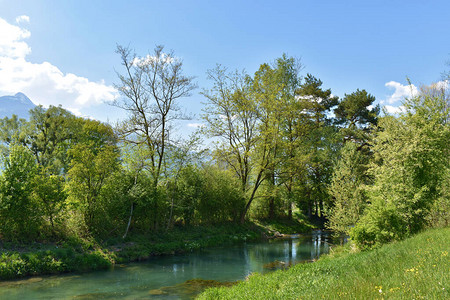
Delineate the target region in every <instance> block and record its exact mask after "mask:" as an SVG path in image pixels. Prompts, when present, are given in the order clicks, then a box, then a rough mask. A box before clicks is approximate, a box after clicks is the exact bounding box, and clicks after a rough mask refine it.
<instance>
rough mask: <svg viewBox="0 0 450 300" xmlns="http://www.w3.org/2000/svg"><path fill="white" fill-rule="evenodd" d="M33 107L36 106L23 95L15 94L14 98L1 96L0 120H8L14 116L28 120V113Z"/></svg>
mask: <svg viewBox="0 0 450 300" xmlns="http://www.w3.org/2000/svg"><path fill="white" fill-rule="evenodd" d="M34 107H36V105H34V103H33V102H31V100H30V98H28V97H27V96H26V95H25V94H24V93H17V94H15V95H14V96H2V97H0V118H4V117H9V118H10V117H11V116H12V115H13V114H15V115H17V116H18V117H19V118H25V119H28V117H29V115H28V111H29V110H30V109H33V108H34Z"/></svg>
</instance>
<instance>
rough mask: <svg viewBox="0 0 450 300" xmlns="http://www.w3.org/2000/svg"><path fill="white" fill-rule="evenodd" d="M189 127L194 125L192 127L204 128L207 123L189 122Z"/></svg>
mask: <svg viewBox="0 0 450 300" xmlns="http://www.w3.org/2000/svg"><path fill="white" fill-rule="evenodd" d="M187 126H188V127H192V128H202V127H205V124H203V123H189V124H187Z"/></svg>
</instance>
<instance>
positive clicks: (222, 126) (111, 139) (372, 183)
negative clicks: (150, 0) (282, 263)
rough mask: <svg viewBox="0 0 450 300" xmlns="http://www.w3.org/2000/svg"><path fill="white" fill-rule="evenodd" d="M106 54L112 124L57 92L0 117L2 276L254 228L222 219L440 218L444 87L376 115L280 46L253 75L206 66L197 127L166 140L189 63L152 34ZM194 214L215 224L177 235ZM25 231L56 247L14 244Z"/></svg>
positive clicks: (353, 230)
mask: <svg viewBox="0 0 450 300" xmlns="http://www.w3.org/2000/svg"><path fill="white" fill-rule="evenodd" d="M117 53H118V54H119V56H120V58H121V62H122V65H123V68H124V70H123V73H122V74H119V84H118V85H117V89H118V90H119V91H120V93H121V98H119V99H118V100H117V101H116V102H115V105H116V106H118V107H121V108H123V109H125V110H126V112H127V113H128V118H127V119H126V120H124V121H123V122H121V123H119V124H116V125H115V126H114V127H113V126H111V125H109V124H105V123H102V122H99V121H96V120H90V119H85V118H81V117H76V116H75V115H73V114H72V113H70V112H69V111H67V110H66V109H64V108H62V107H53V106H50V107H49V108H47V109H46V108H43V107H42V106H38V107H36V108H34V109H32V110H31V111H30V118H29V120H25V119H19V118H17V116H12V117H11V118H4V119H2V120H0V150H1V162H2V168H1V175H0V224H1V227H0V248H1V251H2V256H1V261H0V266H1V269H0V273H1V274H2V278H13V277H18V276H24V275H33V274H39V273H53V272H57V271H58V272H59V271H72V270H79V269H84V268H90V269H95V268H97V267H107V266H109V265H110V264H112V263H114V262H120V261H129V260H136V259H143V258H145V257H148V256H149V255H153V254H158V253H172V252H176V251H187V250H191V249H196V248H199V247H203V246H207V245H212V244H214V245H217V244H221V243H226V242H232V241H233V239H235V240H245V239H247V238H254V230H247V229H245V226H244V227H239V226H238V227H239V228H240V229H237V231H236V233H233V232H232V231H233V230H234V229H233V230H231V229H230V230H231V231H229V229H226V228H234V227H233V226H237V225H236V224H241V225H244V224H246V222H248V221H251V222H255V223H256V224H270V229H271V230H272V232H277V231H282V232H289V231H290V229H291V228H292V227H291V225H289V224H296V226H297V229H296V230H295V231H297V232H298V231H304V230H307V229H308V228H311V227H312V225H310V224H316V225H317V226H324V225H325V226H327V227H328V228H330V229H332V230H334V231H337V232H340V233H344V234H349V235H350V237H351V239H352V240H353V241H354V242H355V243H356V247H358V248H360V249H369V248H373V247H379V246H381V245H382V244H385V243H388V242H392V241H397V240H402V239H404V238H407V237H409V236H411V235H413V234H416V233H418V232H420V231H421V230H423V229H425V228H428V227H445V226H448V222H449V220H450V215H449V211H450V202H449V199H450V190H449V186H450V181H449V180H450V175H449V174H450V161H449V157H450V153H449V152H450V147H449V146H448V141H449V140H450V126H449V120H450V115H449V109H450V105H449V95H448V91H447V90H446V86H444V85H431V86H429V87H423V89H422V90H421V91H420V92H419V93H418V94H416V95H414V96H412V97H411V98H409V99H405V100H404V103H403V110H402V112H400V113H399V114H398V115H389V114H387V113H384V115H380V108H379V107H378V106H374V103H375V97H374V96H372V95H371V94H370V93H368V92H367V91H366V90H363V89H362V90H360V89H358V90H356V91H354V92H352V93H350V94H346V95H345V96H344V97H343V98H342V99H339V98H338V97H336V96H333V94H332V92H331V90H330V89H326V88H324V87H323V82H322V81H321V80H320V79H318V78H316V77H315V76H313V75H311V74H306V75H301V73H300V72H301V69H302V66H301V63H300V61H299V60H297V59H295V58H292V57H288V56H287V55H283V56H282V57H280V58H278V59H276V60H275V61H274V62H272V63H264V64H262V65H261V66H260V68H259V69H258V70H257V71H256V72H255V73H254V74H253V75H250V74H246V73H244V72H237V71H236V72H229V71H228V70H227V69H226V68H224V67H222V66H217V67H216V68H215V69H212V70H209V71H208V77H209V79H210V80H211V82H212V86H211V87H210V88H209V89H204V90H203V92H202V94H203V96H204V97H205V99H206V103H205V109H204V115H203V119H204V125H205V126H204V127H202V128H201V130H199V132H197V133H196V134H194V135H193V136H191V137H189V138H187V139H186V140H181V139H180V140H176V139H175V138H174V137H175V136H176V134H175V131H174V128H175V121H176V120H180V119H186V118H187V116H185V115H184V114H182V113H181V111H180V106H178V105H179V103H178V102H179V101H180V99H182V98H183V97H186V96H189V95H190V94H191V93H192V92H193V90H194V89H195V88H196V84H195V83H194V81H193V77H189V76H185V75H184V74H183V64H182V61H180V60H179V59H177V58H176V57H175V56H174V55H173V53H168V54H166V53H164V52H163V47H157V48H156V49H155V52H154V54H153V56H148V57H147V58H140V57H138V56H137V55H135V54H134V53H133V51H132V50H131V49H129V48H124V47H120V46H119V47H118V48H117ZM202 137H205V138H212V139H213V140H214V141H215V144H214V145H213V146H212V147H211V149H204V144H203V143H202ZM230 223H231V224H234V225H224V224H230ZM286 224H288V225H289V228H287V227H286V226H285V225H286ZM193 228H202V229H201V230H203V232H207V231H208V228H216V229H220V228H223V232H220V230H213V229H212V231H211V233H210V234H209V235H208V236H206V237H198V238H193V239H192V240H190V238H187V239H188V240H189V241H187V242H186V238H184V237H183V234H185V233H184V230H187V232H188V233H187V235H188V236H189V235H191V234H194V235H195V231H196V230H195V229H193ZM235 236H236V238H234V237H235ZM111 241H114V242H111ZM33 243H41V244H44V245H47V246H48V247H53V248H49V249H45V250H43V251H37V252H33V253H31V252H30V251H28V252H27V251H19V252H14V251H15V248H17V247H18V245H25V246H24V247H25V248H28V250H30V249H33V246H32V245H33ZM69 244H70V247H65V246H64V245H69ZM49 245H51V246H49ZM86 245H88V246H86ZM113 245H114V246H117V245H119V246H118V247H116V248H115V249H113ZM60 246H62V249H61V247H60ZM374 253H378V252H374ZM361 255H362V256H363V255H369V254H361ZM371 255H374V254H371ZM349 259H350V258H349ZM308 268H316V267H308ZM317 268H318V267H317ZM273 276H275V275H273ZM276 276H278V275H276Z"/></svg>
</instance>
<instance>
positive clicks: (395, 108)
mask: <svg viewBox="0 0 450 300" xmlns="http://www.w3.org/2000/svg"><path fill="white" fill-rule="evenodd" d="M384 109H385V110H386V112H387V113H388V114H391V115H395V114H399V113H401V112H402V111H403V110H404V107H403V106H392V105H385V106H384Z"/></svg>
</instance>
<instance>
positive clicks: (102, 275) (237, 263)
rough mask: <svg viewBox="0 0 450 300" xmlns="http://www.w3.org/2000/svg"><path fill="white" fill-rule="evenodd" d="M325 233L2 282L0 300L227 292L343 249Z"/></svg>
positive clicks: (189, 295)
mask: <svg viewBox="0 0 450 300" xmlns="http://www.w3.org/2000/svg"><path fill="white" fill-rule="evenodd" d="M341 242H342V240H334V241H333V239H332V237H331V235H330V234H329V233H327V232H322V231H314V232H312V234H309V235H292V236H289V237H284V238H279V239H273V240H268V241H260V242H252V243H245V244H239V245H233V246H226V247H220V248H219V247H217V248H207V249H203V250H201V251H195V252H192V253H186V254H180V255H172V256H162V257H154V258H151V259H149V260H147V261H145V262H136V263H129V264H125V265H116V266H114V267H113V268H111V269H109V270H102V271H96V272H91V273H83V274H67V275H56V276H43V277H32V278H29V279H25V280H18V281H9V282H0V299H4V300H6V299H21V300H25V299H58V300H60V299H190V298H193V297H195V295H197V294H198V293H199V292H201V291H202V290H204V289H205V288H206V287H210V286H222V285H225V286H228V285H232V284H234V283H235V282H236V281H238V280H244V279H245V278H246V277H247V276H248V275H250V274H251V273H254V272H259V273H267V272H272V271H274V270H277V269H285V268H288V267H289V266H291V265H294V264H297V263H308V262H311V261H313V260H315V259H317V258H318V257H319V256H320V255H322V254H325V253H328V251H329V248H330V244H336V243H341Z"/></svg>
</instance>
